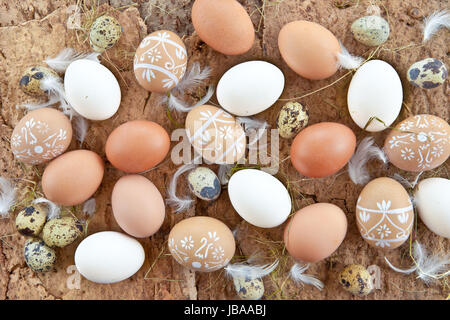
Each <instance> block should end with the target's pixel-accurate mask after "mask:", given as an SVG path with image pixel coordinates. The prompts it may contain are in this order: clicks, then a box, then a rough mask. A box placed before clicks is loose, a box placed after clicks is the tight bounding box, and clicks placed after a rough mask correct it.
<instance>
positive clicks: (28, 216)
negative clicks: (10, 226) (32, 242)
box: [16, 204, 48, 237]
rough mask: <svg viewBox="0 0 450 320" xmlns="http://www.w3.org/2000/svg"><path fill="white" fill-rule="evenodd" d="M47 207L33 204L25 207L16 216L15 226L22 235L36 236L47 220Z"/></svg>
mask: <svg viewBox="0 0 450 320" xmlns="http://www.w3.org/2000/svg"><path fill="white" fill-rule="evenodd" d="M47 212H48V209H47V207H45V206H40V205H37V204H34V205H32V206H29V207H26V208H25V209H23V210H22V211H20V212H19V214H18V215H17V217H16V228H17V231H19V233H21V234H23V235H24V236H29V237H33V236H38V235H39V233H41V231H42V228H43V227H44V225H45V221H47Z"/></svg>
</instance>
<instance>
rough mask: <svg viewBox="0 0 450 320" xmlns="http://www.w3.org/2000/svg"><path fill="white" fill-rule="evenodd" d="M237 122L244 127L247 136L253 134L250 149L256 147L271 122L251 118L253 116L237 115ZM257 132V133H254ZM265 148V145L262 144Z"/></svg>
mask: <svg viewBox="0 0 450 320" xmlns="http://www.w3.org/2000/svg"><path fill="white" fill-rule="evenodd" d="M236 122H238V123H239V124H240V125H241V126H243V127H244V131H245V134H246V135H247V136H253V139H252V140H251V141H249V142H248V145H247V147H248V148H249V149H253V148H255V147H256V146H255V144H256V143H257V142H258V141H259V140H260V139H261V137H262V136H263V134H264V132H266V129H267V128H269V124H268V123H267V122H266V121H263V120H259V119H255V118H251V117H236ZM253 133H256V134H253ZM260 147H261V148H263V147H264V146H260Z"/></svg>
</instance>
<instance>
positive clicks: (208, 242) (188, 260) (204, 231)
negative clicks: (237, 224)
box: [169, 216, 236, 272]
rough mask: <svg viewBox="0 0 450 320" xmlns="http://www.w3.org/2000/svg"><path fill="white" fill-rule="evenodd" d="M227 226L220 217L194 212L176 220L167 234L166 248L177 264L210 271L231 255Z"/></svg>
mask: <svg viewBox="0 0 450 320" xmlns="http://www.w3.org/2000/svg"><path fill="white" fill-rule="evenodd" d="M235 249H236V243H235V241H234V237H233V233H232V232H231V230H230V229H229V228H228V227H227V226H226V225H225V224H224V223H223V222H221V221H220V220H217V219H215V218H211V217H204V216H197V217H192V218H187V219H184V220H181V221H180V222H178V223H177V224H176V225H175V226H174V227H173V228H172V230H171V231H170V234H169V250H170V253H171V254H172V257H173V258H174V259H175V260H176V261H177V262H178V263H179V264H181V265H183V266H185V267H187V268H189V269H191V270H193V271H205V272H212V271H216V270H219V269H221V268H223V267H225V266H226V265H227V264H228V262H230V260H231V258H232V257H233V256H234V251H235Z"/></svg>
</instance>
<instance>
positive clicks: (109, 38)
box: [89, 16, 123, 52]
mask: <svg viewBox="0 0 450 320" xmlns="http://www.w3.org/2000/svg"><path fill="white" fill-rule="evenodd" d="M122 32H123V28H122V26H121V25H120V24H119V22H118V21H117V20H116V19H115V18H113V17H110V16H101V17H99V18H97V19H96V20H95V21H94V23H93V24H92V26H91V30H90V32H89V43H90V45H91V47H92V49H94V51H96V52H103V51H105V50H106V49H109V48H111V47H112V46H114V45H115V44H116V42H117V41H119V38H120V36H121V35H122Z"/></svg>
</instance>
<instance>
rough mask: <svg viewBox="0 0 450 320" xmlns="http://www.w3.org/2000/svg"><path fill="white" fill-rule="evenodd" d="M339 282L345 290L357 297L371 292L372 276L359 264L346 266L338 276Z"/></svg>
mask: <svg viewBox="0 0 450 320" xmlns="http://www.w3.org/2000/svg"><path fill="white" fill-rule="evenodd" d="M339 282H340V283H341V285H342V286H343V287H344V289H345V290H347V291H349V292H350V293H352V294H354V295H358V296H365V295H368V294H369V293H370V292H371V291H372V290H373V280H372V276H371V275H370V273H369V271H367V269H366V268H365V267H364V266H362V265H360V264H351V265H348V266H346V267H345V268H344V270H342V271H341V273H340V274H339Z"/></svg>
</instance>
